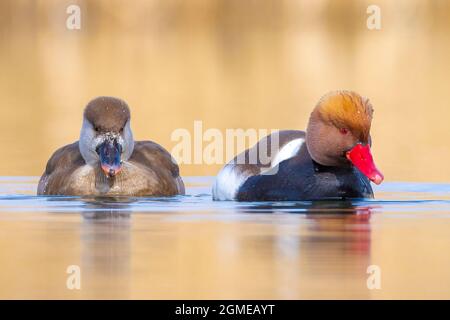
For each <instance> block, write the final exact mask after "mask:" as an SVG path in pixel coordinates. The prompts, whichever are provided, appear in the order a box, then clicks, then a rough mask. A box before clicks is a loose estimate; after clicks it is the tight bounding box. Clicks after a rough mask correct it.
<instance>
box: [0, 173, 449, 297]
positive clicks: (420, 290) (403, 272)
mask: <svg viewBox="0 0 450 320" xmlns="http://www.w3.org/2000/svg"><path fill="white" fill-rule="evenodd" d="M185 181H186V185H187V195H186V196H183V197H174V198H170V199H151V198H141V199H80V198H76V197H37V196H35V189H36V184H37V178H35V177H1V178H0V262H1V264H0V298H3V299H4V298H44V299H45V298H74V299H78V298H138V299H140V298H150V299H153V298H158V299H164V298H166V299H169V298H172V299H178V298H191V299H197V298H199V299H200V298H203V299H231V298H233V299H236V298H237V299H241V298H242V299H243V298H253V299H266V298H268V299H272V298H273V299H299V298H356V299H370V298H381V299H385V298H447V299H449V298H450V254H449V252H450V184H427V183H384V184H382V185H381V186H380V187H376V189H375V191H376V198H377V199H376V200H370V201H353V202H331V201H323V202H273V203H269V202H266V203H237V202H213V201H212V200H211V195H210V185H211V183H212V181H213V178H211V177H188V178H186V179H185ZM73 265H75V266H79V268H80V283H81V288H80V289H79V290H78V289H73V290H70V289H68V287H67V284H66V282H67V279H68V277H70V276H71V275H70V274H68V273H67V272H66V271H67V269H68V268H69V267H70V266H73ZM369 266H376V267H375V268H376V270H377V272H376V274H375V273H374V274H368V273H367V270H368V268H369ZM378 271H379V272H378ZM375 276H376V277H377V278H376V279H379V280H380V281H379V284H380V286H381V287H380V288H379V289H377V288H373V287H371V286H369V287H370V288H371V289H369V287H368V285H367V280H368V279H369V278H370V279H371V280H372V281H369V284H370V283H371V284H373V283H375V282H373V281H374V278H373V277H375Z"/></svg>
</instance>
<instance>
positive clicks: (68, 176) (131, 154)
mask: <svg viewBox="0 0 450 320" xmlns="http://www.w3.org/2000/svg"><path fill="white" fill-rule="evenodd" d="M38 194H40V195H107V196H172V195H177V194H184V184H183V181H182V180H181V177H180V175H179V169H178V165H177V164H176V163H175V162H174V160H173V159H172V157H171V155H170V154H169V152H167V151H166V150H165V149H164V148H163V147H161V146H160V145H158V144H156V143H154V142H152V141H134V139H133V134H132V132H131V127H130V110H129V108H128V106H127V104H126V103H125V102H124V101H122V100H120V99H117V98H112V97H99V98H96V99H94V100H92V101H91V102H89V104H88V105H87V107H86V109H85V111H84V119H83V126H82V129H81V134H80V140H79V141H77V142H75V143H73V144H70V145H67V146H64V147H62V148H60V149H58V150H57V151H56V152H55V153H54V154H53V156H52V157H51V158H50V160H49V161H48V163H47V167H46V169H45V172H44V174H43V175H42V177H41V180H40V181H39V186H38Z"/></svg>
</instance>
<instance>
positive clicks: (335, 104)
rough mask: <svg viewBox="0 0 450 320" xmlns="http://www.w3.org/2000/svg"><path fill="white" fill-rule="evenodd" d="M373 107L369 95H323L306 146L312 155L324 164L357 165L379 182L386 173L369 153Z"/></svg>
mask: <svg viewBox="0 0 450 320" xmlns="http://www.w3.org/2000/svg"><path fill="white" fill-rule="evenodd" d="M372 115H373V107H372V104H371V103H370V102H369V100H368V99H367V98H364V97H361V96H360V95H359V94H357V93H355V92H352V91H334V92H330V93H328V94H326V95H325V96H323V97H322V98H321V99H320V101H319V102H318V104H317V106H316V107H315V109H314V111H313V112H312V113H311V117H310V119H309V123H308V129H307V131H306V145H307V147H308V151H309V153H310V154H311V157H312V159H313V160H314V161H316V162H317V163H319V164H321V165H323V166H338V167H344V166H350V165H353V166H355V167H356V168H358V169H359V170H360V171H361V172H362V173H363V174H364V175H365V176H367V178H369V179H370V180H371V181H372V182H374V183H376V184H380V183H381V182H382V181H383V174H382V173H381V172H380V171H379V170H378V169H377V168H376V166H375V163H374V161H373V158H372V154H371V152H370V146H371V144H372V141H371V138H370V125H371V123H372Z"/></svg>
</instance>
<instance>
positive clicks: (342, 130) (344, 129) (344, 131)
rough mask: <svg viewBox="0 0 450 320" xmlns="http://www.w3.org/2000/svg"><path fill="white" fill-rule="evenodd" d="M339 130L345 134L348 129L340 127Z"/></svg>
mask: <svg viewBox="0 0 450 320" xmlns="http://www.w3.org/2000/svg"><path fill="white" fill-rule="evenodd" d="M339 131H340V133H342V134H347V133H348V129H347V128H340V129H339Z"/></svg>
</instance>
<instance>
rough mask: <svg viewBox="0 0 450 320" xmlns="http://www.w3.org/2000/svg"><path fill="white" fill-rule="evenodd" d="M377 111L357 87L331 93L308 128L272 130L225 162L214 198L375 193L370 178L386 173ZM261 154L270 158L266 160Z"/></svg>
mask: <svg viewBox="0 0 450 320" xmlns="http://www.w3.org/2000/svg"><path fill="white" fill-rule="evenodd" d="M372 114H373V107H372V105H371V103H370V102H369V100H368V99H367V98H364V97H361V96H360V95H359V94H357V93H355V92H352V91H334V92H330V93H328V94H326V95H325V96H323V97H322V98H321V99H320V101H319V102H318V104H317V105H316V107H315V108H314V110H313V112H312V113H311V116H310V118H309V123H308V127H307V130H306V132H303V131H296V130H285V131H279V132H277V133H274V134H271V135H269V136H268V137H265V138H263V139H261V140H260V141H259V142H258V143H257V144H256V145H255V146H254V147H253V148H250V149H248V150H246V151H244V152H243V153H242V154H240V155H239V156H237V157H236V158H234V159H233V160H232V161H230V162H229V163H228V164H227V165H225V166H224V167H223V168H222V170H221V171H220V172H219V174H218V176H217V178H216V181H215V183H214V186H213V199H214V200H238V201H280V200H318V199H345V198H373V191H372V187H371V185H370V181H372V182H374V183H376V184H380V183H381V182H382V181H383V175H382V174H381V172H380V171H379V170H378V169H377V168H376V166H375V164H374V161H373V158H372V154H371V151H370V146H371V138H370V126H371V122H372ZM274 139H278V140H277V141H278V143H275V142H276V141H275V140H274ZM274 146H275V147H274ZM261 154H263V155H264V156H265V157H266V158H267V159H265V160H264V161H262V160H263V158H264V156H261ZM251 155H256V157H254V158H255V159H256V161H251Z"/></svg>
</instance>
